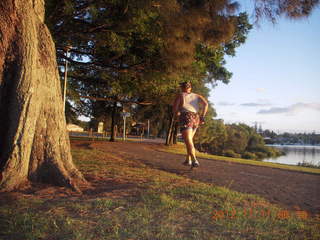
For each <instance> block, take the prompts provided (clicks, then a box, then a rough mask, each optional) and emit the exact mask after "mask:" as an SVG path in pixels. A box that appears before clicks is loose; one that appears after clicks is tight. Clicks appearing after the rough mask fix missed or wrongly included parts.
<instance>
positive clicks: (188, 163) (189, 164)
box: [183, 160, 192, 166]
mask: <svg viewBox="0 0 320 240" xmlns="http://www.w3.org/2000/svg"><path fill="white" fill-rule="evenodd" d="M183 165H185V166H191V165H192V162H191V160H185V161H184V162H183Z"/></svg>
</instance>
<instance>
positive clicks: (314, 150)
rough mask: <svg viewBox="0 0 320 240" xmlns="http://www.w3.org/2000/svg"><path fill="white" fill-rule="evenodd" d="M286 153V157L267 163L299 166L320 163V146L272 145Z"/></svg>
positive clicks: (270, 160) (271, 159)
mask: <svg viewBox="0 0 320 240" xmlns="http://www.w3.org/2000/svg"><path fill="white" fill-rule="evenodd" d="M270 146H272V147H275V148H279V149H280V150H282V151H284V152H285V153H286V155H285V156H280V157H278V158H269V159H265V160H264V161H266V162H275V163H284V164H291V165H297V164H298V163H299V162H306V163H312V164H315V165H317V164H319V163H320V146H305V145H270Z"/></svg>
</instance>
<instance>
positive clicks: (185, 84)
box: [180, 82, 191, 88]
mask: <svg viewBox="0 0 320 240" xmlns="http://www.w3.org/2000/svg"><path fill="white" fill-rule="evenodd" d="M180 87H182V88H189V87H190V88H191V82H182V83H180Z"/></svg>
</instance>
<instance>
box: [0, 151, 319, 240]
mask: <svg viewBox="0 0 320 240" xmlns="http://www.w3.org/2000/svg"><path fill="white" fill-rule="evenodd" d="M72 152H73V157H74V160H75V162H76V164H77V165H78V167H79V168H80V169H81V171H82V172H83V173H84V174H85V176H87V175H91V176H96V177H101V176H104V177H106V178H108V179H114V181H115V182H118V183H130V184H134V186H133V188H134V190H135V191H134V193H132V194H129V195H128V194H127V195H126V196H121V194H118V193H119V192H123V193H128V190H121V188H119V189H118V190H117V191H116V193H117V194H118V195H117V194H115V195H114V196H113V197H106V196H104V195H101V196H91V197H89V196H86V195H84V196H77V195H75V196H71V197H64V198H61V197H60V198H58V197H57V198H53V199H46V198H43V197H42V198H40V197H37V196H36V195H35V196H28V197H24V195H21V197H20V198H18V199H17V200H15V201H7V202H5V203H3V204H1V206H0V216H1V218H0V239H1V240H15V239H16V240H21V239H23V240H29V239H30V240H34V239H37V240H38V239H43V240H44V239H50V240H55V239H57V240H58V239H59V240H60V239H68V240H73V239H74V240H91V239H92V240H100V239H101V240H102V239H139V240H144V239H145V240H150V239H152V240H156V239H159V240H160V239H161V240H169V239H172V240H178V239H181V240H182V239H183V240H189V239H190V240H191V239H204V240H209V239H212V240H213V239H226V240H227V239H263V240H265V239H270V240H271V239H272V240H273V239H281V240H284V239H290V240H291V239H297V240H300V239H308V240H311V239H320V230H319V220H317V219H316V218H312V217H310V216H309V217H307V218H306V219H301V218H299V217H298V216H296V212H288V211H286V210H284V209H281V208H279V207H277V206H275V205H272V204H270V203H269V202H268V201H266V200H265V199H263V198H260V197H258V196H255V195H249V194H242V193H238V192H235V191H231V190H229V189H228V188H225V187H217V186H214V185H211V184H206V183H201V182H198V181H195V180H190V179H188V178H185V177H182V176H177V175H175V174H171V173H167V172H164V171H160V170H156V169H151V168H149V167H148V166H146V165H144V164H141V163H139V162H135V161H129V160H124V159H121V158H118V157H116V156H114V155H112V154H108V153H105V152H102V151H99V150H96V149H93V150H92V149H91V150H90V149H83V148H74V149H73V151H72ZM102 186H103V183H102Z"/></svg>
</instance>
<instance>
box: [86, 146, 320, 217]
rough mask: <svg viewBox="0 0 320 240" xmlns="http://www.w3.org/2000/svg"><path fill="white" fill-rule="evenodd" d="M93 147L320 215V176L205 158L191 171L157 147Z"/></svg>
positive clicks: (181, 158) (175, 157) (178, 158)
mask: <svg viewBox="0 0 320 240" xmlns="http://www.w3.org/2000/svg"><path fill="white" fill-rule="evenodd" d="M91 146H92V147H94V148H98V149H99V150H102V151H105V152H109V153H112V154H114V155H117V156H119V157H122V158H124V159H128V160H130V159H131V160H138V161H141V162H143V163H145V164H147V165H149V166H151V167H153V168H157V169H161V170H165V171H168V172H172V173H176V174H179V175H183V176H186V177H189V178H192V179H197V180H200V181H204V182H209V183H213V184H215V185H218V186H225V187H227V188H230V189H232V190H236V191H239V192H243V193H251V194H257V195H260V196H262V197H264V198H266V199H268V200H269V201H270V202H272V203H276V204H279V205H280V206H282V207H285V208H288V209H301V210H305V211H308V212H310V213H312V214H319V213H320V175H316V174H309V173H300V172H295V171H288V170H282V169H275V168H270V167H260V166H252V165H245V164H239V163H230V162H225V161H218V160H210V159H201V158H199V161H200V164H201V165H200V167H199V168H198V169H196V170H192V171H191V170H190V168H189V167H186V166H183V165H182V162H183V161H184V156H182V155H177V154H172V153H166V152H162V151H160V147H161V146H160V145H159V144H157V143H137V142H126V143H123V142H116V143H110V142H96V143H93V144H91Z"/></svg>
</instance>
